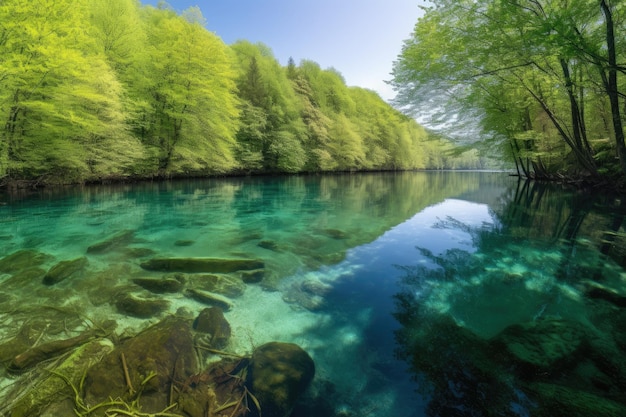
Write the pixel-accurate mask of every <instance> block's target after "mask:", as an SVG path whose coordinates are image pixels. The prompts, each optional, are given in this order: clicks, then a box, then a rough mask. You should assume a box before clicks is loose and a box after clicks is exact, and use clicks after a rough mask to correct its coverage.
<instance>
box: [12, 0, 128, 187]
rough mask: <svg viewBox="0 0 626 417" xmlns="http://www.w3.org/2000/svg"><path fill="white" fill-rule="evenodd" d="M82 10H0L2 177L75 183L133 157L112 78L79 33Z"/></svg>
mask: <svg viewBox="0 0 626 417" xmlns="http://www.w3.org/2000/svg"><path fill="white" fill-rule="evenodd" d="M88 5H89V2H86V1H74V2H70V1H66V0H61V1H47V0H41V1H36V2H26V1H19V0H10V1H5V2H3V3H2V4H1V5H0V34H1V35H0V39H1V40H0V47H1V48H2V51H3V53H2V54H0V74H2V75H1V76H0V84H1V85H0V115H1V117H2V118H3V119H4V123H3V126H4V128H3V130H2V134H1V136H0V175H8V176H9V177H11V178H12V179H19V178H27V179H30V178H37V177H39V178H40V179H41V180H42V181H45V180H46V178H53V180H60V181H81V180H85V179H93V178H99V177H102V176H109V175H120V174H124V172H125V170H126V168H127V167H128V166H129V165H130V164H132V162H133V160H134V159H135V158H136V157H138V155H139V153H140V149H139V148H138V147H137V146H135V143H134V142H133V141H132V138H130V137H129V136H128V132H127V130H126V126H125V123H124V115H123V113H122V108H121V106H120V94H121V88H120V85H119V83H118V80H117V79H116V76H115V74H114V72H113V70H112V69H111V67H109V65H108V64H107V63H106V62H105V60H104V56H103V55H101V54H99V53H98V51H97V48H96V47H95V45H94V43H93V41H92V39H91V38H90V37H88V36H87V33H88V31H85V30H83V29H84V28H85V27H87V28H88V29H89V26H88V24H87V23H86V16H88V14H87V13H88ZM118 141H120V142H121V143H122V146H119V147H115V145H117V142H118ZM118 152H119V154H118ZM113 154H116V156H115V158H114V159H111V158H110V157H111V156H112V155H113Z"/></svg>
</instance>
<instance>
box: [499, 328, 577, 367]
mask: <svg viewBox="0 0 626 417" xmlns="http://www.w3.org/2000/svg"><path fill="white" fill-rule="evenodd" d="M586 336H587V332H586V331H585V329H584V328H583V327H582V325H580V324H578V323H575V322H571V321H566V320H557V319H551V320H539V321H536V322H529V323H523V324H515V325H512V326H509V327H507V328H506V329H504V330H503V331H502V332H501V333H500V334H498V335H497V336H496V337H495V338H494V339H493V343H494V344H495V345H496V346H497V345H499V344H502V345H503V346H504V348H505V349H506V351H508V352H509V353H510V354H511V356H512V358H513V359H514V360H516V361H517V362H518V366H520V367H521V368H522V370H524V368H528V369H526V371H527V372H528V373H529V374H534V373H535V372H537V371H553V370H554V368H555V367H562V366H568V365H572V364H574V363H575V362H576V360H577V354H578V353H579V352H580V351H581V348H582V347H583V343H584V341H585V338H586Z"/></svg>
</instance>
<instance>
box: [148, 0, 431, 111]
mask: <svg viewBox="0 0 626 417" xmlns="http://www.w3.org/2000/svg"><path fill="white" fill-rule="evenodd" d="M142 2H143V3H144V4H152V5H155V4H157V3H158V0H151V1H148V0H142ZM168 3H169V4H170V6H172V7H173V8H174V9H175V10H177V11H178V12H180V11H182V10H184V9H186V8H188V7H191V6H198V7H199V8H200V10H202V14H203V15H204V17H205V19H206V20H207V28H208V29H209V30H210V31H212V32H215V33H216V34H217V35H219V36H220V37H221V38H222V39H223V40H224V42H226V43H228V44H230V43H233V42H235V41H237V40H239V39H246V40H248V41H251V42H253V43H256V42H263V43H264V44H266V45H267V46H269V47H270V48H271V49H272V50H273V51H274V55H275V56H276V58H277V59H278V60H279V61H280V63H281V64H283V65H285V64H286V63H287V60H288V59H289V57H293V59H294V60H295V61H296V63H298V62H299V61H300V60H301V59H310V60H313V61H315V62H317V63H318V64H320V66H321V67H322V68H328V67H334V68H335V69H337V70H338V71H339V72H341V73H342V74H343V76H344V78H345V79H346V82H347V84H348V85H357V86H360V87H365V88H369V89H372V90H375V91H377V92H378V93H379V94H380V95H381V96H382V97H383V98H385V99H390V98H392V97H393V92H392V91H391V89H390V88H389V87H388V86H387V85H386V84H385V83H384V80H388V79H389V78H390V76H389V73H390V71H391V67H392V63H393V61H394V60H395V59H396V57H397V56H398V54H399V53H400V50H401V48H402V41H403V40H404V39H407V38H408V37H409V36H410V34H411V31H412V30H413V26H414V25H415V23H416V22H417V19H418V17H419V16H420V15H421V14H422V10H421V9H420V8H419V6H420V5H425V4H427V2H425V1H420V0H191V1H189V0H170V1H168Z"/></svg>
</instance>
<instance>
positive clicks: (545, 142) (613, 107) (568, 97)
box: [392, 0, 626, 186]
mask: <svg viewBox="0 0 626 417" xmlns="http://www.w3.org/2000/svg"><path fill="white" fill-rule="evenodd" d="M429 4H430V6H429V7H427V8H425V10H424V16H423V17H422V18H421V19H420V20H419V21H418V22H417V24H416V26H415V29H414V32H413V34H412V36H411V37H410V38H409V39H408V40H406V41H405V44H404V47H403V50H402V53H401V55H400V56H399V58H398V60H397V61H396V62H395V63H394V69H393V80H392V84H393V86H394V88H395V90H396V91H397V93H398V96H397V97H396V99H395V105H396V106H397V107H398V108H401V109H402V110H403V111H404V112H405V113H406V114H409V115H416V114H425V113H429V114H430V116H431V119H432V120H434V121H437V119H438V118H439V119H440V118H441V115H442V114H443V115H447V116H448V118H447V119H445V121H447V122H448V126H445V127H444V129H448V130H451V129H453V130H456V131H457V132H458V131H459V130H465V132H468V131H471V132H473V136H474V137H479V138H481V140H480V141H478V142H476V143H474V145H475V146H476V147H484V148H487V149H492V151H493V150H495V149H497V150H499V153H500V154H502V155H504V157H505V158H507V159H508V160H511V161H514V162H515V164H516V166H517V171H518V173H520V175H522V176H526V177H529V178H537V179H547V180H559V181H569V182H578V183H581V182H585V183H594V184H606V185H609V186H611V185H613V186H614V185H620V184H621V185H622V186H623V184H624V183H626V146H625V143H624V122H625V121H626V120H625V113H626V100H625V98H626V94H625V93H626V81H625V80H624V75H625V74H626V3H624V2H622V1H618V0H575V1H574V0H485V1H473V0H433V1H430V2H429ZM433 109H436V110H433ZM450 115H454V116H455V117H454V118H453V122H452V123H450V120H451V118H450V117H449V116H450ZM451 125H452V126H451Z"/></svg>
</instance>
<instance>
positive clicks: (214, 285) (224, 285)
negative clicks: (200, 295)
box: [189, 274, 246, 298]
mask: <svg viewBox="0 0 626 417" xmlns="http://www.w3.org/2000/svg"><path fill="white" fill-rule="evenodd" d="M189 284H190V286H191V287H193V288H196V289H198V290H203V291H210V292H212V293H217V294H221V295H225V296H226V297H230V298H236V297H239V296H241V295H243V292H244V291H245V289H246V284H244V283H243V281H241V280H240V279H237V278H234V277H230V276H228V275H216V274H202V275H200V274H195V275H191V276H189Z"/></svg>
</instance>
